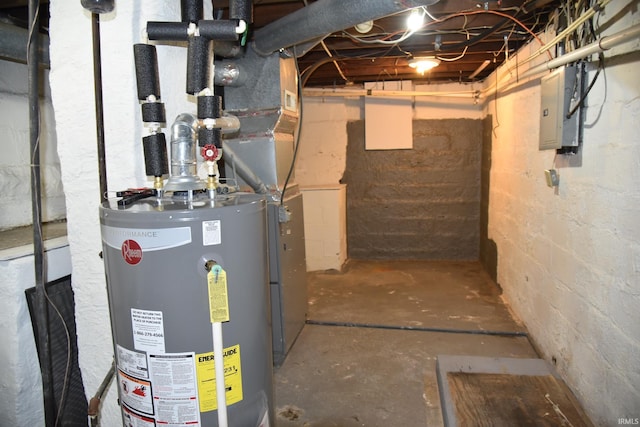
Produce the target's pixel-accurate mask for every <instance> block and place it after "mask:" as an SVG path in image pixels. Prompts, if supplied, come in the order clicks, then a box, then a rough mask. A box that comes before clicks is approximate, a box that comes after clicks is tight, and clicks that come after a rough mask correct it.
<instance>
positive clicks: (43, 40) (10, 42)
mask: <svg viewBox="0 0 640 427" xmlns="http://www.w3.org/2000/svg"><path fill="white" fill-rule="evenodd" d="M28 37H29V31H27V30H26V29H25V28H20V27H16V26H15V25H10V24H6V23H4V22H0V58H4V59H9V60H11V61H17V62H21V63H23V64H26V63H27V38H28ZM38 54H39V55H38V56H39V59H38V62H40V65H43V66H45V67H47V68H49V37H48V36H46V35H43V34H40V37H39V40H38Z"/></svg>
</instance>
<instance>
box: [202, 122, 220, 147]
mask: <svg viewBox="0 0 640 427" xmlns="http://www.w3.org/2000/svg"><path fill="white" fill-rule="evenodd" d="M207 145H215V146H216V147H217V148H221V147H222V129H220V128H211V129H210V128H205V127H201V128H199V129H198V146H199V147H204V146H207Z"/></svg>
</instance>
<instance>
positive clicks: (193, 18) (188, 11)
mask: <svg viewBox="0 0 640 427" xmlns="http://www.w3.org/2000/svg"><path fill="white" fill-rule="evenodd" d="M180 16H181V17H182V22H186V23H195V22H198V21H200V20H201V19H202V18H203V17H204V9H203V7H202V0H181V1H180Z"/></svg>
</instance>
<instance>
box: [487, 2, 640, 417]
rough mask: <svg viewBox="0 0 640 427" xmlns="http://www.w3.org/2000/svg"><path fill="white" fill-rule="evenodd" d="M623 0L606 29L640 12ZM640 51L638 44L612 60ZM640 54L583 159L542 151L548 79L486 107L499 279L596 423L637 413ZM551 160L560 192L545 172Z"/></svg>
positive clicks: (601, 96)
mask: <svg viewBox="0 0 640 427" xmlns="http://www.w3.org/2000/svg"><path fill="white" fill-rule="evenodd" d="M621 3H622V2H620V3H617V2H616V3H615V4H614V2H612V3H610V4H609V6H607V13H606V14H604V15H603V16H602V17H601V18H600V19H599V22H600V24H601V25H605V23H607V21H609V20H610V19H611V18H612V17H614V16H616V15H618V16H617V18H616V19H620V20H619V21H617V22H615V23H614V24H613V25H611V26H610V28H608V29H607V30H606V33H607V34H611V33H612V32H614V31H618V30H621V29H622V28H624V27H626V26H629V25H631V24H632V23H633V22H638V18H640V15H639V14H638V12H637V11H635V12H634V14H633V15H630V14H629V13H630V12H629V10H624V11H621V10H622V7H621V6H622V5H621ZM625 3H626V2H625ZM618 12H620V13H618ZM607 25H608V24H607ZM639 47H640V42H639V41H638V40H635V41H634V42H631V43H628V44H627V45H626V46H621V47H618V48H615V49H614V50H613V51H610V52H608V53H607V54H606V56H607V57H609V56H611V55H612V54H622V53H624V52H625V51H627V52H628V51H630V50H631V49H635V50H638V48H639ZM534 48H537V46H535V45H532V46H531V48H530V49H528V50H527V51H526V52H521V53H520V58H519V59H520V62H521V63H522V59H523V58H524V57H525V56H528V53H530V52H531V51H533V50H534ZM639 61H640V55H639V54H638V53H636V54H634V55H631V56H627V57H618V58H617V59H611V60H608V61H607V62H606V64H607V68H606V71H605V73H604V74H601V75H600V78H599V79H598V82H597V83H596V85H595V86H594V89H593V91H592V93H591V94H590V95H589V98H588V100H587V114H586V123H585V134H584V146H583V148H582V150H581V154H580V155H578V156H575V157H567V156H555V150H551V151H539V150H538V137H539V116H540V85H539V79H535V80H533V81H532V82H530V83H528V84H526V85H521V86H519V87H518V88H516V89H512V90H509V91H508V92H500V93H499V95H498V97H497V101H494V99H493V97H492V98H491V101H490V102H488V103H487V105H486V110H485V112H486V113H487V114H491V115H492V116H493V131H494V138H493V148H492V154H491V156H492V167H491V175H490V180H491V184H490V204H489V228H488V230H489V238H491V239H493V240H494V241H495V243H496V244H497V248H498V269H497V272H498V282H499V283H500V285H501V286H502V288H503V289H504V295H505V298H506V299H507V300H508V301H509V303H510V304H511V306H512V307H513V309H514V311H515V312H516V313H517V314H518V315H519V316H520V317H521V318H522V320H523V321H524V322H525V324H526V325H527V327H528V329H529V331H530V333H531V335H532V337H533V339H534V341H535V342H536V343H537V344H538V345H539V348H540V349H541V351H542V352H543V355H544V357H545V358H546V359H547V360H552V359H555V360H556V361H557V369H558V370H559V372H560V373H561V375H562V376H563V377H564V379H565V380H566V381H567V383H568V384H569V385H570V386H571V388H572V389H573V390H574V392H575V393H576V395H577V396H578V398H579V400H580V401H581V402H582V403H583V405H584V407H585V409H586V411H587V412H588V413H589V415H590V416H591V417H592V419H593V421H594V422H595V423H596V424H597V425H617V424H618V419H619V418H637V417H638V416H639V415H640V412H639V410H640V356H639V355H640V310H638V307H640V227H639V225H638V224H640V222H639V221H638V218H640V187H639V186H638V183H639V182H640V120H639V118H640V81H639V80H638V69H639V68H640V63H639ZM521 71H524V70H521ZM502 72H504V67H503V70H502ZM593 76H594V72H593V71H591V72H590V73H589V80H591V78H593ZM493 77H495V76H492V77H491V78H490V79H489V80H490V81H491V80H492V79H493ZM554 167H555V168H556V169H558V171H559V175H560V185H559V187H558V189H557V190H554V189H551V188H549V187H547V185H546V182H545V177H544V170H545V169H550V168H554Z"/></svg>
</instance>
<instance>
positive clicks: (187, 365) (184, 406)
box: [148, 353, 200, 427]
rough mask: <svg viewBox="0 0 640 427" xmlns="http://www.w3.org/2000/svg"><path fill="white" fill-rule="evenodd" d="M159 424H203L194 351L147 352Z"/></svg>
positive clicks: (190, 425)
mask: <svg viewBox="0 0 640 427" xmlns="http://www.w3.org/2000/svg"><path fill="white" fill-rule="evenodd" d="M148 358H149V373H150V374H151V383H152V384H153V407H154V412H155V419H156V423H157V424H159V425H169V426H189V427H200V410H199V406H198V391H197V385H196V363H195V353H165V354H148Z"/></svg>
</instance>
